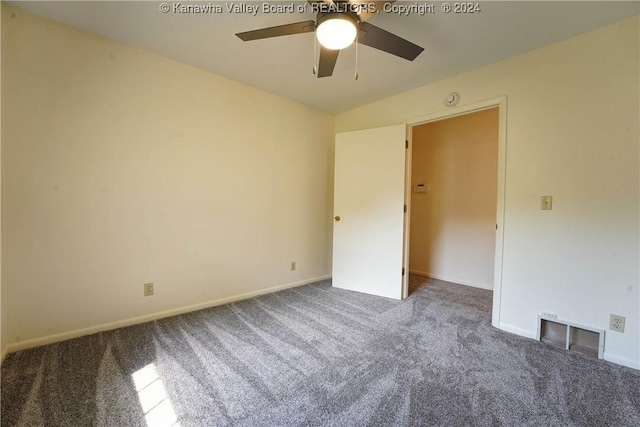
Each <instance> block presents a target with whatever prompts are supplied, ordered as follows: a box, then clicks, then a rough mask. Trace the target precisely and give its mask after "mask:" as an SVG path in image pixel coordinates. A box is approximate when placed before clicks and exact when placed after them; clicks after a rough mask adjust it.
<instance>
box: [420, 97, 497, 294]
mask: <svg viewBox="0 0 640 427" xmlns="http://www.w3.org/2000/svg"><path fill="white" fill-rule="evenodd" d="M411 156H412V166H411V175H412V177H411V183H412V193H411V222H410V224H411V236H410V251H409V269H410V271H412V272H413V273H418V274H422V275H427V276H429V277H433V278H437V279H442V280H448V281H451V282H455V283H461V284H465V285H471V286H477V287H482V288H488V289H491V288H492V287H493V268H494V254H495V238H496V227H495V225H496V197H497V186H498V183H497V179H498V110H497V109H495V108H494V109H490V110H485V111H481V112H477V113H473V114H468V115H463V116H459V117H455V118H451V119H447V120H440V121H436V122H431V123H427V124H424V125H420V126H416V127H414V128H413V135H412V151H411ZM418 183H422V184H426V185H427V189H428V191H427V192H425V193H416V192H415V191H413V187H414V186H415V185H416V184H418Z"/></svg>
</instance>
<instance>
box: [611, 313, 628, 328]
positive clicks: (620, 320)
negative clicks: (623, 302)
mask: <svg viewBox="0 0 640 427" xmlns="http://www.w3.org/2000/svg"><path fill="white" fill-rule="evenodd" d="M626 319H627V318H626V317H624V316H620V315H619V314H612V315H611V316H610V318H609V329H611V330H612V331H618V332H624V322H625V320H626Z"/></svg>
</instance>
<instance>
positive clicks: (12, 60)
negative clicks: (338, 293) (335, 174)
mask: <svg viewBox="0 0 640 427" xmlns="http://www.w3.org/2000/svg"><path fill="white" fill-rule="evenodd" d="M3 7H4V12H5V13H3V21H2V32H3V38H2V42H3V45H2V64H3V70H2V78H3V80H2V84H3V92H2V119H3V125H4V126H3V128H2V144H3V145H2V230H3V240H2V257H3V265H4V266H5V268H4V270H3V272H2V273H3V292H4V294H3V301H9V302H10V303H9V304H5V306H4V310H3V313H2V315H3V319H2V320H3V326H4V327H5V331H6V334H5V337H6V342H7V343H9V344H12V349H17V348H20V347H21V346H26V345H32V344H35V343H42V342H46V340H47V338H46V337H51V336H54V335H56V334H63V335H58V337H57V338H64V337H67V336H72V335H73V334H74V333H70V331H75V330H81V331H85V332H87V331H92V330H95V329H92V328H96V327H97V328H99V327H100V325H103V326H104V325H107V326H117V325H120V324H122V323H123V322H125V321H126V320H127V319H129V320H131V319H133V320H136V319H137V320H141V319H145V318H150V317H153V316H155V315H158V314H159V313H165V314H166V313H172V312H175V311H171V310H178V311H179V310H181V309H184V308H185V307H191V308H193V307H194V306H195V307H198V306H203V305H207V304H210V303H215V302H220V301H228V300H229V299H233V298H236V297H238V296H246V295H251V294H254V293H259V292H265V291H269V290H273V289H275V288H277V287H279V286H291V285H295V284H299V283H305V282H308V281H313V280H317V279H318V278H322V277H326V275H328V274H329V272H330V271H329V261H328V259H327V247H328V246H330V242H329V241H328V236H329V227H330V226H331V223H330V217H331V216H330V215H331V213H330V212H328V210H327V207H328V205H329V202H328V200H327V188H328V185H329V183H328V175H327V171H328V170H329V169H330V165H329V164H330V162H329V150H330V149H331V145H332V142H333V135H334V127H333V126H334V118H333V117H332V116H331V115H328V114H325V113H322V112H320V111H317V110H313V109H310V108H307V107H304V106H301V105H299V104H296V103H294V102H291V101H288V100H285V99H282V98H279V97H276V96H273V95H270V94H267V93H264V92H261V91H258V90H256V89H253V88H250V87H247V86H244V85H242V84H238V83H235V82H233V81H230V80H227V79H224V78H221V77H218V76H215V75H212V74H209V73H207V72H204V71H201V70H198V69H195V68H192V67H189V66H186V65H183V64H180V63H177V62H174V61H171V60H168V59H165V58H162V57H159V56H156V55H153V54H149V53H146V52H143V51H140V50H137V49H135V48H132V47H129V46H126V45H122V44H119V43H115V42H112V41H109V40H106V39H103V38H100V37H97V36H94V35H91V34H88V33H85V32H82V31H79V30H76V29H73V28H71V27H67V26H64V25H61V24H58V23H55V22H53V21H50V20H46V19H43V18H40V17H36V16H34V15H31V14H28V13H26V12H24V11H22V10H20V9H16V8H13V7H7V6H6V5H5V4H3ZM13 13H15V17H10V16H9V14H13ZM291 261H296V262H297V271H294V272H291V271H289V268H290V262H291ZM145 282H154V283H155V296H153V297H147V298H145V297H143V284H144V283H145ZM145 316H147V317H145ZM112 322H116V323H112ZM65 334H66V335H65ZM32 339H36V341H31V342H30V343H29V342H28V341H27V343H26V344H24V342H25V340H32Z"/></svg>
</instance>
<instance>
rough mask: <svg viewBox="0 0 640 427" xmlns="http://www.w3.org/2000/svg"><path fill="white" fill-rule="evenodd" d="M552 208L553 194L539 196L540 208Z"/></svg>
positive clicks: (547, 209)
mask: <svg viewBox="0 0 640 427" xmlns="http://www.w3.org/2000/svg"><path fill="white" fill-rule="evenodd" d="M551 209H553V196H541V197H540V210H543V211H550V210H551Z"/></svg>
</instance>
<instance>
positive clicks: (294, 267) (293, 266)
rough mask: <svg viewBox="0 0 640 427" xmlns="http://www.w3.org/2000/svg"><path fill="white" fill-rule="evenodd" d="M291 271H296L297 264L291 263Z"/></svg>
mask: <svg viewBox="0 0 640 427" xmlns="http://www.w3.org/2000/svg"><path fill="white" fill-rule="evenodd" d="M291 271H296V262H295V261H291Z"/></svg>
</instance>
